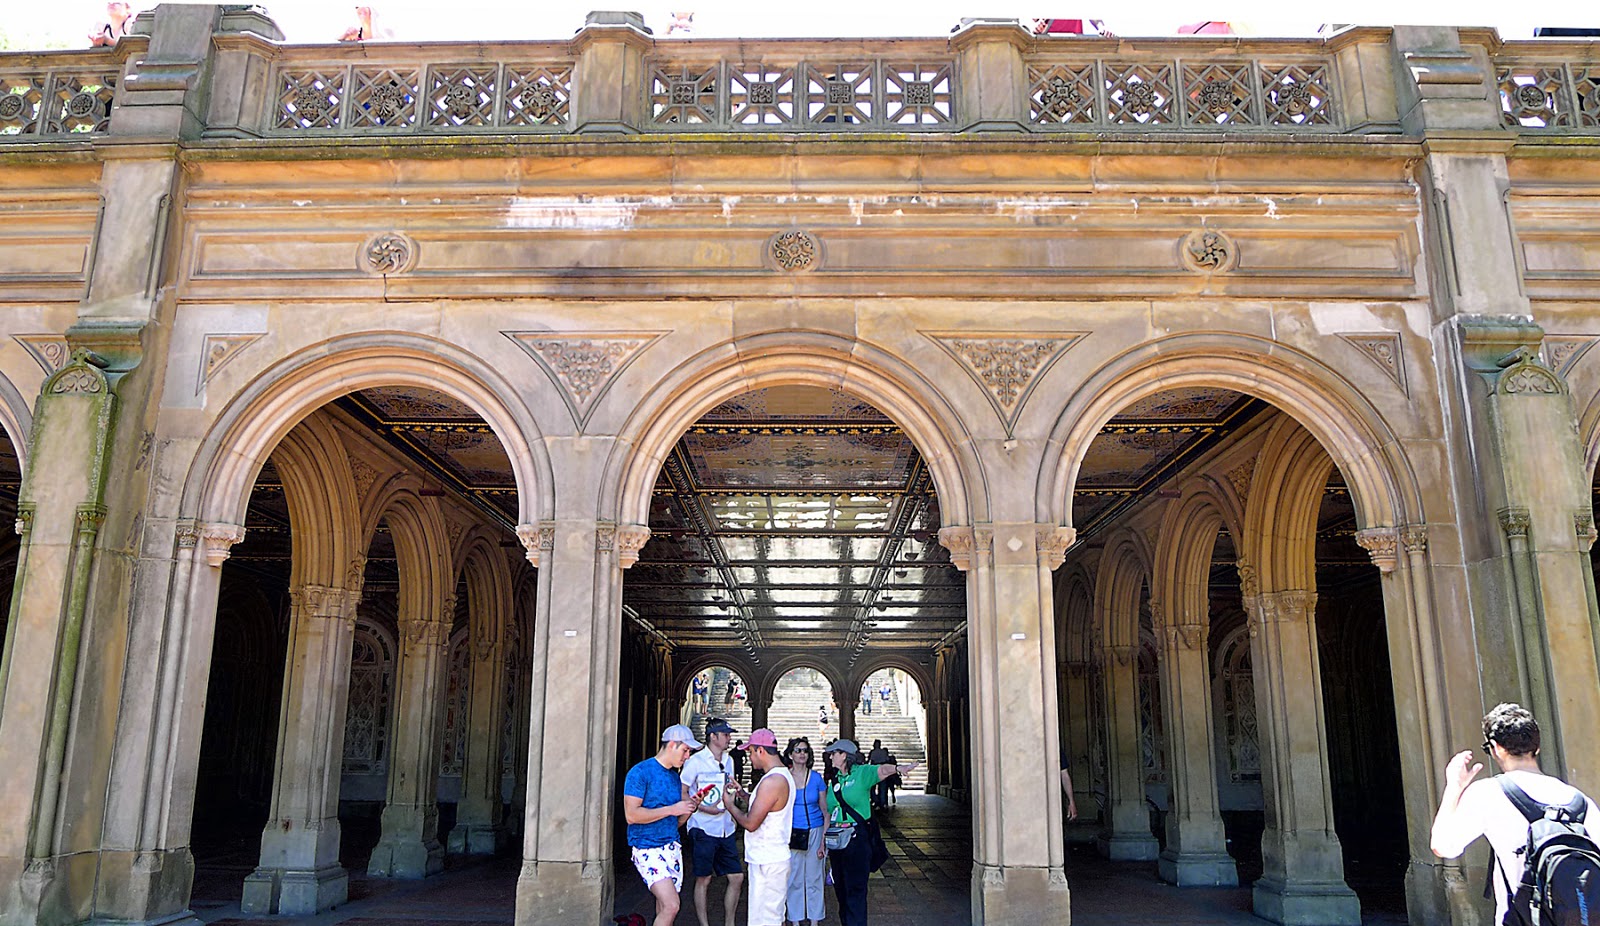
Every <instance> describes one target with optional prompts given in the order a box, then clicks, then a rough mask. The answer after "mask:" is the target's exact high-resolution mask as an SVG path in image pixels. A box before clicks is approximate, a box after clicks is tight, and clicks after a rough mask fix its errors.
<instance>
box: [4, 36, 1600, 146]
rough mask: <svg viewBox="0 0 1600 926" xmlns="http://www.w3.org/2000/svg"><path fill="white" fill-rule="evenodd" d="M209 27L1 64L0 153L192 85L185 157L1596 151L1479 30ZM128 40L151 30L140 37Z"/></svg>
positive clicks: (98, 130) (60, 137)
mask: <svg viewBox="0 0 1600 926" xmlns="http://www.w3.org/2000/svg"><path fill="white" fill-rule="evenodd" d="M220 22H221V26H220V27H219V31H218V32H217V33H216V34H215V35H214V36H213V37H211V38H210V52H209V53H210V55H211V61H210V66H209V68H199V67H195V68H192V69H191V71H190V72H184V71H183V69H182V68H174V66H173V64H172V63H171V62H168V61H161V62H152V61H150V60H149V59H150V57H151V56H152V55H153V52H152V51H151V49H152V41H151V38H150V37H149V35H148V34H145V35H140V34H134V35H130V36H128V37H127V38H125V39H124V40H123V41H122V42H121V43H120V44H119V45H118V46H117V47H115V48H113V49H103V50H85V51H69V52H49V53H8V54H0V143H4V142H8V141H9V142H27V141H46V140H48V141H53V142H57V143H59V142H62V141H67V142H70V141H72V140H73V139H74V138H78V137H81V136H94V135H101V134H108V133H109V134H117V133H118V132H119V131H120V130H119V128H118V126H119V123H120V122H121V121H122V120H121V114H122V113H123V112H124V111H125V110H127V109H128V108H129V107H130V106H132V105H136V103H137V101H136V100H134V99H133V98H134V97H138V96H140V94H139V92H138V91H140V90H143V89H149V90H150V91H152V92H161V91H165V92H169V93H170V92H172V91H174V90H179V91H183V90H186V89H187V90H192V89H193V85H194V82H195V81H197V80H201V79H203V80H208V81H209V82H210V87H209V88H208V89H209V91H210V92H209V93H207V94H205V95H204V98H205V99H206V101H207V103H206V109H205V113H204V115H203V118H201V119H200V120H198V126H197V127H196V128H195V130H194V131H193V133H192V134H195V135H198V136H200V137H202V138H203V137H213V138H262V139H336V138H350V137H355V136H377V137H390V138H392V137H396V136H401V137H404V136H411V137H418V136H429V135H434V136H438V135H444V136H473V135H485V136H504V135H567V134H575V133H576V134H583V135H591V136H592V135H596V134H604V133H630V134H646V135H651V134H654V135H666V136H671V135H674V134H678V135H682V134H684V133H694V134H706V133H712V134H721V135H728V136H735V135H746V136H749V135H767V136H788V135H806V134H817V135H830V136H841V135H842V136H850V135H862V134H871V135H875V136H878V137H881V136H882V135H883V134H884V133H891V134H893V135H895V136H904V137H914V136H917V135H970V134H976V133H994V132H1010V133H1014V134H1019V135H1028V134H1033V135H1044V136H1052V135H1053V136H1056V137H1061V136H1063V135H1075V136H1079V137H1082V136H1094V137H1100V138H1108V139H1116V138H1127V137H1136V136H1152V135H1159V136H1172V135H1174V134H1176V135H1178V136H1180V137H1193V138H1204V137H1207V136H1211V137H1217V136H1228V137H1238V136H1241V135H1243V136H1252V135H1253V136H1258V137H1262V138H1278V139H1280V140H1282V139H1286V138H1287V139H1295V140H1305V139H1312V138H1316V137H1319V136H1320V137H1323V138H1324V139H1325V138H1326V137H1327V136H1357V135H1404V134H1406V132H1405V129H1404V128H1403V127H1402V121H1403V120H1402V118H1401V116H1400V114H1399V111H1400V109H1401V106H1400V104H1399V103H1398V102H1397V100H1399V99H1401V98H1403V97H1404V95H1405V89H1404V88H1403V87H1402V86H1401V85H1402V84H1403V83H1404V81H1405V79H1406V77H1407V75H1406V71H1407V70H1410V71H1411V75H1410V76H1411V77H1412V79H1414V80H1415V81H1416V82H1417V83H1419V84H1421V83H1428V82H1432V83H1435V84H1451V85H1453V86H1456V87H1464V88H1469V89H1468V91H1467V93H1468V94H1469V95H1470V93H1471V92H1472V90H1471V88H1473V87H1474V85H1475V87H1476V88H1478V90H1479V94H1480V98H1481V99H1483V100H1484V101H1487V102H1492V101H1493V98H1494V96H1495V95H1498V99H1499V103H1500V122H1501V126H1502V128H1504V129H1506V130H1509V131H1510V132H1512V133H1515V134H1528V133H1533V134H1539V133H1543V134H1561V133H1566V134H1586V133H1587V134H1600V42H1582V41H1548V40H1534V41H1517V42H1506V41H1501V40H1500V39H1499V37H1498V36H1497V35H1496V34H1495V33H1494V32H1493V31H1490V30H1459V39H1460V44H1459V47H1458V48H1457V49H1456V50H1455V51H1454V52H1450V53H1444V54H1441V55H1428V54H1422V55H1419V54H1417V53H1397V51H1396V49H1395V47H1394V32H1393V30H1390V29H1387V28H1374V27H1357V28H1348V29H1344V30H1341V31H1339V32H1336V33H1333V34H1331V35H1329V36H1326V37H1318V38H1306V39H1300V38H1284V39H1277V38H1247V37H1236V36H1222V37H1219V36H1182V37H1172V38H1133V39H1129V38H1123V39H1108V38H1101V37H1055V36H1049V37H1037V36H1033V35H1030V34H1029V33H1027V32H1025V31H1024V30H1022V29H1021V28H1020V27H1019V26H1018V25H1017V24H1016V23H1015V22H1014V21H973V22H969V23H967V24H965V25H963V27H961V28H960V29H958V30H957V31H955V32H954V33H953V34H952V35H950V36H948V37H938V38H883V39H849V38H839V39H762V40H733V39H689V40H685V39H656V38H654V37H652V36H650V35H648V34H647V33H646V32H645V31H644V30H643V29H642V28H641V26H642V23H640V22H638V21H637V20H636V19H633V18H632V17H631V15H629V14H592V15H591V17H590V22H589V24H588V25H586V26H585V27H584V28H583V29H581V30H579V31H578V32H577V34H576V35H575V36H574V37H573V38H572V39H570V40H567V41H506V42H439V43H384V42H371V43H355V44H343V45H340V44H334V45H288V44H282V43H280V42H278V41H276V40H277V39H278V38H280V35H279V34H278V33H277V31H276V27H275V26H274V25H273V24H272V23H271V21H270V20H268V19H266V18H265V16H263V15H261V14H260V13H259V11H253V12H252V11H247V12H243V13H240V12H229V13H224V14H223V15H222V16H221V19H220ZM140 24H141V25H142V26H143V28H144V30H145V31H146V32H148V31H149V30H150V29H151V28H158V27H159V26H158V24H157V22H156V21H155V20H154V19H153V18H152V17H150V16H149V14H146V16H145V17H144V18H142V19H141V23H140ZM136 31H137V30H136ZM201 44H202V45H204V44H205V43H203V42H202V43H201ZM140 98H141V99H143V97H140ZM151 99H153V97H152V98H151ZM136 132H137V127H135V133H136Z"/></svg>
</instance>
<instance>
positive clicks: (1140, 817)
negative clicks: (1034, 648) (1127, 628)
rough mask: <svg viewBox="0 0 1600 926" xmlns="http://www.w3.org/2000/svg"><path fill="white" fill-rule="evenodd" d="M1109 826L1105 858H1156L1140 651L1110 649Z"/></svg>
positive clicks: (1106, 678) (1107, 666)
mask: <svg viewBox="0 0 1600 926" xmlns="http://www.w3.org/2000/svg"><path fill="white" fill-rule="evenodd" d="M1102 677H1103V678H1104V684H1105V703H1106V759H1107V764H1108V766H1109V770H1108V771H1109V774H1108V776H1107V779H1106V790H1107V791H1108V792H1109V793H1108V794H1107V795H1106V802H1107V805H1108V806H1107V807H1106V826H1105V829H1103V830H1102V831H1101V833H1100V837H1099V839H1098V841H1097V842H1098V845H1099V848H1100V854H1101V855H1104V856H1105V857H1106V858H1109V859H1113V860H1115V861H1134V860H1141V861H1142V860H1148V859H1153V858H1155V857H1157V856H1158V855H1159V854H1160V852H1161V844H1160V843H1159V842H1157V841H1156V837H1155V835H1154V834H1153V833H1151V832H1150V810H1149V807H1148V805H1147V804H1146V803H1145V794H1144V761H1143V757H1142V755H1141V749H1140V745H1139V733H1140V730H1139V648H1138V647H1136V646H1125V645H1123V646H1109V647H1107V648H1106V663H1105V672H1104V673H1103V675H1102Z"/></svg>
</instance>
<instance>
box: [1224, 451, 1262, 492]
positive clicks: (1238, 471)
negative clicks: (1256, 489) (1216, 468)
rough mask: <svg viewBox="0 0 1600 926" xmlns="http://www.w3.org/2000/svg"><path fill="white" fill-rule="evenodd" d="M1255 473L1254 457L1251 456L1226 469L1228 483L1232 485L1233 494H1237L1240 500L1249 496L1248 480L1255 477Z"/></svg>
mask: <svg viewBox="0 0 1600 926" xmlns="http://www.w3.org/2000/svg"><path fill="white" fill-rule="evenodd" d="M1255 474H1256V458H1255V457H1251V458H1250V459H1248V460H1245V461H1244V462H1243V463H1240V464H1239V465H1238V466H1235V467H1234V468H1233V469H1230V470H1228V484H1229V485H1231V486H1233V494H1235V495H1237V496H1239V501H1240V502H1243V501H1244V500H1245V499H1246V498H1248V497H1249V496H1250V480H1251V479H1253V478H1255Z"/></svg>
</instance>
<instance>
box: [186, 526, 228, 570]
mask: <svg viewBox="0 0 1600 926" xmlns="http://www.w3.org/2000/svg"><path fill="white" fill-rule="evenodd" d="M196 529H197V530H198V533H199V537H198V540H199V546H200V552H201V554H202V555H204V556H205V558H206V565H208V566H211V567H213V568H218V567H220V566H221V565H222V564H223V563H225V562H227V560H228V556H229V555H230V554H231V553H232V552H233V545H234V544H236V543H239V542H240V541H242V540H244V527H243V526H242V525H239V524H220V523H214V524H199V525H196ZM178 543H179V545H180V546H181V545H183V539H182V537H180V538H179V541H178ZM191 545H193V544H192V543H191Z"/></svg>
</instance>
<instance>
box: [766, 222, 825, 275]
mask: <svg viewBox="0 0 1600 926" xmlns="http://www.w3.org/2000/svg"><path fill="white" fill-rule="evenodd" d="M767 258H768V259H769V260H771V262H772V265H773V267H774V268H776V269H778V270H782V271H784V272H786V273H801V272H807V271H811V270H816V269H817V268H818V267H821V266H822V242H821V241H819V240H817V236H816V235H813V234H811V233H810V232H808V231H803V230H801V229H798V228H791V229H789V230H787V231H781V232H778V233H777V234H775V235H773V236H772V237H771V238H769V239H768V240H767Z"/></svg>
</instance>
